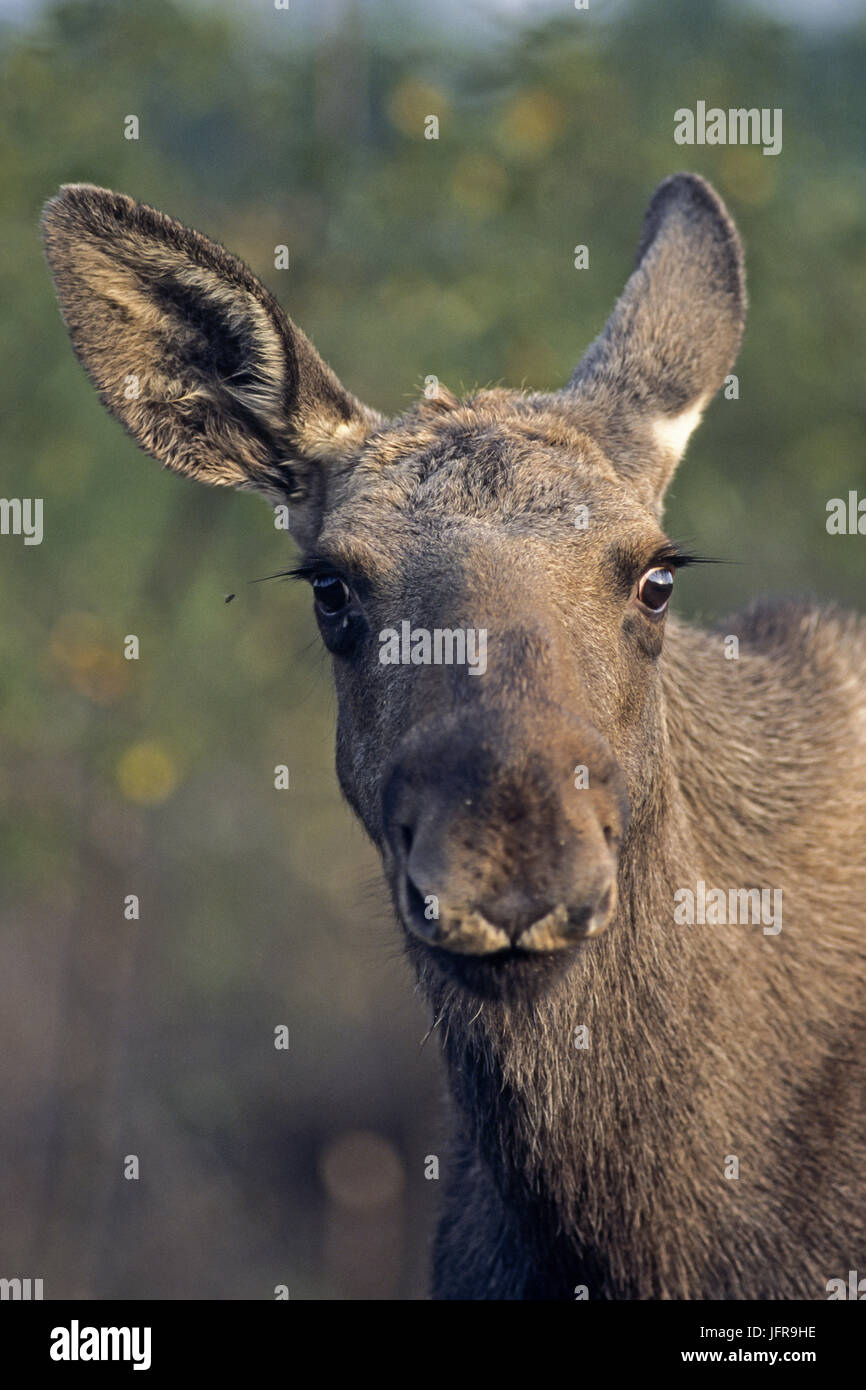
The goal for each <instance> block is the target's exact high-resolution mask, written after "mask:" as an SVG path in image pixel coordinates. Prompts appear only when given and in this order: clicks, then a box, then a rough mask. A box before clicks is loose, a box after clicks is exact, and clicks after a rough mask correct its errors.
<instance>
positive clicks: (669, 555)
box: [644, 541, 721, 570]
mask: <svg viewBox="0 0 866 1390" xmlns="http://www.w3.org/2000/svg"><path fill="white" fill-rule="evenodd" d="M720 563H721V561H719V560H717V559H716V558H715V557H714V556H712V555H694V554H692V552H691V551H688V550H686V549H685V548H684V547H683V546H681V545H679V544H678V543H677V542H676V541H672V542H671V543H670V544H669V545H664V546H662V547H661V549H660V550H658V551H656V553H655V555H654V556H653V557H652V558H651V559H650V561H649V562H648V564H646V565H645V566H644V569H655V568H664V567H666V568H667V569H672V570H681V569H685V568H686V567H687V566H688V565H717V564H720Z"/></svg>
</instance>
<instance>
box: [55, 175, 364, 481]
mask: <svg viewBox="0 0 866 1390" xmlns="http://www.w3.org/2000/svg"><path fill="white" fill-rule="evenodd" d="M43 228H44V236H45V247H46V254H47V256H48V261H49V264H50V266H51V270H52V272H53V275H54V281H55V284H56V286H57V294H58V297H59V299H60V306H61V309H62V312H63V317H64V319H65V321H66V326H67V328H68V330H69V334H70V337H71V338H72V343H73V346H74V348H75V351H76V354H77V356H78V357H79V359H80V361H81V362H82V363H83V365H84V367H85V368H86V369H87V372H88V374H89V376H90V378H91V380H92V381H93V384H94V385H95V387H96V389H97V390H98V392H99V394H100V396H101V398H102V401H103V403H104V404H105V405H106V406H107V407H108V409H109V410H110V411H111V412H112V414H114V415H116V416H117V417H118V419H119V420H121V421H122V423H123V424H124V425H125V426H126V428H127V429H128V430H129V432H130V434H131V435H132V436H133V438H134V439H136V440H137V442H138V443H139V444H140V445H141V446H142V448H144V449H146V450H147V452H148V453H150V454H153V455H154V457H156V458H158V459H160V460H161V462H162V463H164V464H166V466H167V467H169V468H172V469H174V470H175V471H176V472H178V473H185V474H188V475H189V476H190V477H192V478H198V479H200V480H201V481H202V482H206V483H215V484H218V485H222V486H226V487H239V488H244V489H248V490H252V491H257V492H262V493H264V494H265V495H266V496H268V497H269V498H271V499H272V500H274V501H286V500H287V499H296V498H297V499H300V498H303V497H305V496H309V495H310V494H311V492H313V491H315V490H316V489H315V488H314V483H315V477H316V474H317V472H318V465H319V464H320V463H322V462H327V461H328V460H329V459H332V458H333V459H346V458H348V457H350V456H351V455H352V454H354V453H355V451H356V450H357V449H358V447H359V446H360V444H361V443H362V442H363V440H364V438H365V436H366V434H367V433H368V432H369V431H370V429H371V428H373V427H374V426H375V425H376V424H377V423H378V419H379V417H377V416H376V415H375V414H374V413H373V412H372V411H369V410H367V408H366V407H365V406H362V405H361V404H360V403H359V402H358V401H356V400H355V398H354V397H353V396H351V395H350V394H349V393H348V392H347V391H346V390H344V388H343V387H342V386H341V385H340V383H339V381H338V380H337V378H336V377H335V376H334V374H333V372H332V371H331V370H330V368H329V367H327V366H326V365H325V363H324V362H323V361H322V359H321V358H320V357H319V355H318V353H317V352H316V350H315V348H314V347H313V346H312V344H311V343H310V342H309V341H308V340H307V338H305V337H304V334H303V333H301V331H300V330H299V329H297V328H295V326H294V324H292V322H291V321H290V320H289V319H288V318H287V317H286V315H285V314H284V313H283V312H282V310H281V309H280V307H279V305H278V304H277V302H276V300H275V299H274V298H273V296H272V295H270V294H269V293H268V291H267V290H266V289H265V288H264V286H263V285H262V284H260V282H259V281H258V280H257V279H256V277H255V276H254V275H253V274H251V272H250V271H249V270H248V269H247V267H246V266H245V265H244V264H243V263H242V262H241V261H239V260H237V259H236V257H234V256H232V255H230V254H229V253H228V252H227V251H224V250H223V249H222V247H221V246H217V245H216V244H215V243H214V242H212V241H209V240H208V239H207V238H206V237H203V236H201V235H200V234H199V233H198V232H194V231H191V230H189V229H188V228H186V227H182V226H181V225H180V224H179V223H177V222H174V221H172V220H171V219H170V218H168V217H165V216H164V215H163V214H162V213H160V212H157V211H155V209H153V208H150V207H146V206H144V205H142V204H139V203H134V202H133V201H132V199H131V198H126V197H124V196H123V195H122V194H120V193H111V192H109V191H108V190H107V189H103V188H94V187H92V186H91V185H88V184H70V185H67V186H66V187H65V188H63V189H62V190H61V192H60V193H59V195H58V196H57V197H56V198H54V199H52V201H51V202H50V203H49V204H48V205H47V207H46V209H45V213H44V217H43Z"/></svg>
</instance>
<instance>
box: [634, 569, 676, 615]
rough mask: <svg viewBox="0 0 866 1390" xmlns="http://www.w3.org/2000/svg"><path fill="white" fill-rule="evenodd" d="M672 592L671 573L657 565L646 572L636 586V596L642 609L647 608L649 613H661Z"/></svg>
mask: <svg viewBox="0 0 866 1390" xmlns="http://www.w3.org/2000/svg"><path fill="white" fill-rule="evenodd" d="M673 590H674V576H673V571H672V570H666V569H664V568H663V566H660V565H659V566H656V567H655V568H654V569H651V570H647V572H646V574H645V575H644V576H643V578H642V579H641V581H640V583H639V584H638V586H637V596H638V598H639V600H640V602H641V603H642V604H643V606H644V608H648V609H649V610H650V612H651V613H663V612H664V610H665V609H666V608H667V606H668V600H669V598H670V596H671V594H672V593H673Z"/></svg>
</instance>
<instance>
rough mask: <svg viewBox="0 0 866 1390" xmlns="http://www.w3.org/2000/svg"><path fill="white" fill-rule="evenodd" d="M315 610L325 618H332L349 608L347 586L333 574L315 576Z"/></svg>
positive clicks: (348, 590)
mask: <svg viewBox="0 0 866 1390" xmlns="http://www.w3.org/2000/svg"><path fill="white" fill-rule="evenodd" d="M313 595H314V597H315V602H316V608H317V609H318V610H319V612H320V613H321V614H322V616H323V617H326V618H334V617H336V616H337V615H338V614H340V613H342V612H343V611H344V610H345V609H346V608H348V606H349V602H350V600H351V597H352V594H351V590H350V589H349V586H348V584H346V583H344V581H343V580H342V579H338V578H337V576H336V575H335V574H322V575H317V576H316V578H315V579H314V580H313Z"/></svg>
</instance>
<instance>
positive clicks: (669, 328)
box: [563, 174, 746, 510]
mask: <svg viewBox="0 0 866 1390" xmlns="http://www.w3.org/2000/svg"><path fill="white" fill-rule="evenodd" d="M745 315H746V287H745V273H744V269H743V251H742V246H741V244H740V238H739V236H738V235H737V229H736V227H735V226H734V224H733V222H732V221H731V218H730V216H729V215H728V212H727V209H726V208H725V205H724V203H723V202H722V200H721V198H720V197H719V196H718V194H717V193H716V192H715V190H714V189H713V188H712V187H711V186H710V185H709V184H708V183H707V182H706V180H705V179H702V178H700V177H699V176H698V175H697V174H675V175H673V177H672V178H669V179H666V180H665V181H664V183H661V184H660V185H659V187H658V188H657V189H656V191H655V193H654V194H653V197H652V200H651V201H650V204H649V207H648V209H647V212H646V216H645V218H644V224H643V230H642V233H641V238H640V243H639V245H638V251H637V258H636V262H635V269H634V271H633V272H632V275H631V277H630V279H629V281H628V283H627V284H626V287H625V290H624V291H623V294H622V296H621V297H620V299H619V300H618V301H617V304H616V307H615V308H614V311H613V313H612V314H611V316H610V319H609V320H608V322H607V325H606V326H605V328H604V330H603V332H602V333H601V335H600V336H599V337H598V338H597V339H596V340H595V342H594V343H593V344H592V345H591V346H590V347H589V349H588V350H587V352H586V354H585V356H584V357H583V359H582V361H581V362H580V364H579V365H578V367H577V368H576V370H575V372H574V374H573V375H572V377H571V380H570V381H569V384H568V386H567V387H566V390H565V392H564V393H563V396H564V397H565V398H566V399H568V398H571V399H572V400H573V401H574V403H575V404H577V403H578V402H579V403H580V406H581V419H582V420H585V421H586V425H587V428H588V429H589V430H590V431H591V432H592V433H593V434H595V435H596V436H597V438H598V440H599V443H600V444H601V445H602V447H603V448H604V449H605V452H606V453H607V454H608V456H609V458H610V460H611V462H612V464H613V465H614V467H615V468H616V469H617V471H618V472H619V473H620V474H621V475H622V476H623V477H624V478H625V479H627V480H628V481H629V482H630V483H631V484H632V485H633V486H634V487H635V489H636V491H637V492H638V493H639V494H640V495H641V496H642V497H643V499H644V501H645V502H646V505H647V506H648V507H649V508H650V509H651V510H659V509H660V507H661V501H662V497H663V495H664V492H665V489H666V487H667V485H668V483H669V482H670V479H671V477H672V476H673V473H674V470H675V469H676V466H677V464H678V462H679V460H680V458H681V456H682V454H683V452H684V450H685V447H686V443H687V442H688V438H689V435H690V434H691V432H692V430H693V429H694V427H695V425H696V424H697V423H698V420H699V419H700V416H701V412H702V410H703V408H704V406H705V405H706V403H707V401H708V400H709V399H710V397H711V396H712V395H714V394H715V392H716V391H717V390H718V389H719V387H720V386H721V385H722V383H723V382H724V380H725V377H726V376H727V374H728V372H729V371H730V369H731V367H732V366H733V363H734V361H735V359H736V355H737V352H738V350H739V346H740V340H741V338H742V334H743V327H744V324H745Z"/></svg>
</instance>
